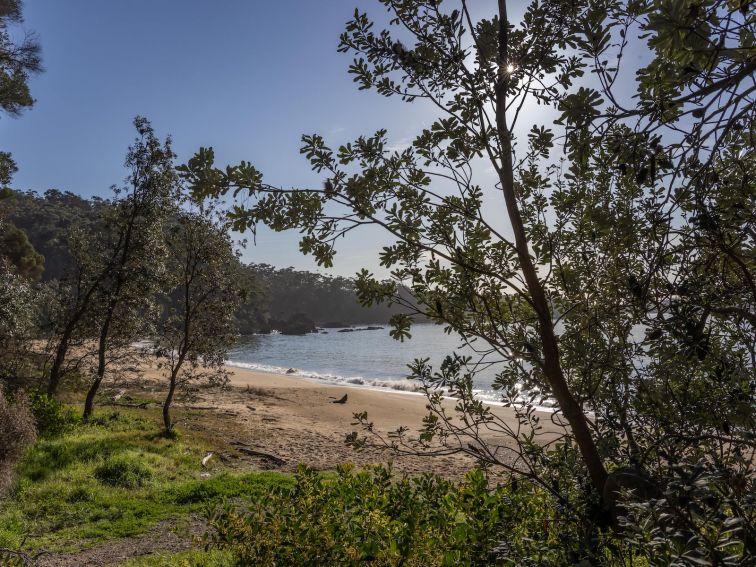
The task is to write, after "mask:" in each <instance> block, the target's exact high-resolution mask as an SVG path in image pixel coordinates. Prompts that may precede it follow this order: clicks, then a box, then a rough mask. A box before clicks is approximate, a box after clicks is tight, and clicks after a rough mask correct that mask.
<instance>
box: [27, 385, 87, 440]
mask: <svg viewBox="0 0 756 567" xmlns="http://www.w3.org/2000/svg"><path fill="white" fill-rule="evenodd" d="M31 410H32V413H33V414H34V420H35V422H36V424H37V433H38V434H39V436H40V437H58V436H59V435H62V434H63V433H65V432H67V431H70V429H71V428H72V427H73V426H74V425H75V424H76V423H77V422H78V417H77V416H76V414H75V413H74V412H73V410H72V409H71V408H68V407H66V406H64V405H63V404H62V403H61V402H59V401H58V400H56V399H55V398H52V397H50V396H48V395H47V394H43V393H42V392H38V391H35V392H32V395H31Z"/></svg>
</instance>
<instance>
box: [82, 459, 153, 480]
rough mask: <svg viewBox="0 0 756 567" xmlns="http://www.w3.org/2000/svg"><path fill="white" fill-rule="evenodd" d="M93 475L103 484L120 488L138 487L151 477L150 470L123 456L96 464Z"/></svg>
mask: <svg viewBox="0 0 756 567" xmlns="http://www.w3.org/2000/svg"><path fill="white" fill-rule="evenodd" d="M94 476H95V478H96V479H97V480H99V481H100V482H101V483H103V484H108V485H110V486H116V487H120V488H139V487H141V486H144V485H145V484H147V483H148V482H149V481H150V480H151V479H152V470H151V469H150V468H149V467H147V466H145V465H143V464H141V463H135V462H133V461H131V460H129V459H127V458H124V457H113V458H110V459H108V460H107V461H105V462H104V463H103V464H102V465H100V466H98V467H97V468H96V469H95V471H94Z"/></svg>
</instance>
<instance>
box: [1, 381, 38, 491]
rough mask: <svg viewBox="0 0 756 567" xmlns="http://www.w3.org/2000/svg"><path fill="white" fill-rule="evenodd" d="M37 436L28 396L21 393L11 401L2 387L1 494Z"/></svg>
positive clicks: (5, 489) (7, 486) (9, 483)
mask: <svg viewBox="0 0 756 567" xmlns="http://www.w3.org/2000/svg"><path fill="white" fill-rule="evenodd" d="M36 436H37V433H36V429H35V428H34V416H33V415H32V412H31V409H30V407H29V400H28V398H27V397H26V396H25V395H23V394H21V393H19V394H17V395H16V399H15V400H14V401H11V400H9V399H8V398H6V397H5V393H4V392H3V390H2V389H0V495H2V494H3V493H4V492H5V491H7V490H8V488H9V487H10V486H11V484H12V482H13V478H14V475H15V470H16V465H17V463H18V461H19V460H20V459H21V457H22V456H23V454H24V452H25V451H26V449H27V448H28V447H29V446H30V445H31V444H32V443H34V440H35V439H36Z"/></svg>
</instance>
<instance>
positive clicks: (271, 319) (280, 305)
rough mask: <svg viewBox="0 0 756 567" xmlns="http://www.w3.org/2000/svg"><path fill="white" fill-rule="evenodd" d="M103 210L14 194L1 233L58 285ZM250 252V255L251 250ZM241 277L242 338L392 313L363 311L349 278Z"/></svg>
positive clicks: (264, 267) (71, 200)
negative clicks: (17, 240) (77, 236)
mask: <svg viewBox="0 0 756 567" xmlns="http://www.w3.org/2000/svg"><path fill="white" fill-rule="evenodd" d="M107 206H108V202H107V201H105V200H103V199H100V198H93V199H85V198H83V197H80V196H79V195H76V194H74V193H71V192H68V191H66V192H63V191H58V190H55V189H51V190H49V191H46V192H45V193H44V194H43V195H39V194H37V193H34V192H14V194H13V195H12V196H11V197H10V198H9V199H6V200H5V201H4V202H3V208H4V211H5V215H6V219H7V221H8V223H7V225H6V227H5V229H4V232H8V234H9V235H10V234H11V232H10V231H11V230H13V228H10V227H15V229H16V230H18V231H20V232H21V234H23V233H25V234H26V236H27V238H28V242H29V243H30V244H31V245H32V246H33V247H34V249H35V250H36V252H37V253H39V254H40V255H41V256H42V257H43V258H44V264H43V267H44V269H43V271H42V272H41V279H42V281H51V280H57V279H60V278H63V277H65V276H66V274H67V273H68V270H69V269H70V268H71V266H72V257H71V254H70V251H69V247H68V240H69V238H70V236H71V231H72V230H74V229H85V228H94V229H97V228H98V227H96V224H97V222H98V221H97V218H98V216H97V212H98V210H99V209H100V208H102V207H107ZM13 234H14V235H15V234H16V232H15V231H14V232H13ZM252 252H253V255H254V249H253V250H252ZM241 271H242V273H243V274H244V276H245V277H246V278H247V279H248V281H247V282H246V283H247V287H248V289H249V290H250V292H249V294H248V298H247V301H246V302H245V303H244V304H243V305H242V306H241V308H240V309H239V311H238V313H237V321H238V324H239V330H240V332H241V333H242V334H250V333H258V332H269V331H271V330H273V329H281V328H289V324H290V322H293V321H299V322H300V324H299V325H297V328H301V329H303V330H306V329H307V328H309V327H312V326H314V325H329V324H330V325H337V326H342V325H344V326H347V325H359V324H365V323H386V322H387V321H388V319H389V317H390V316H391V314H392V313H393V312H394V311H393V310H391V309H390V308H389V307H388V306H387V305H381V306H374V307H370V308H365V307H362V306H361V305H360V304H359V303H358V301H357V296H356V293H355V285H354V281H353V280H351V279H349V278H345V277H340V276H338V277H332V276H326V275H323V274H318V273H313V272H307V271H302V270H295V269H294V268H284V269H279V268H276V267H274V266H271V265H268V264H254V263H251V264H248V265H244V266H242V267H241ZM302 323H304V324H302ZM292 330H294V331H296V329H294V328H293V327H292Z"/></svg>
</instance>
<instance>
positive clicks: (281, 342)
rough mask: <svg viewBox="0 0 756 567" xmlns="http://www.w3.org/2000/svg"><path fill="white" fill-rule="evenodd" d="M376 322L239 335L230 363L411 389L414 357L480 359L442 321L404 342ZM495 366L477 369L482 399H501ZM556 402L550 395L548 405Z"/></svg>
mask: <svg viewBox="0 0 756 567" xmlns="http://www.w3.org/2000/svg"><path fill="white" fill-rule="evenodd" d="M367 326H368V325H364V326H360V327H359V328H365V327H367ZM373 326H378V327H381V329H380V330H371V331H354V332H339V330H340V329H325V330H324V331H321V332H320V333H317V334H315V333H313V334H308V335H302V336H287V335H281V334H271V335H253V336H245V337H241V338H240V340H239V342H238V343H237V344H236V345H235V347H234V348H233V349H231V351H230V352H229V360H228V364H229V365H230V366H236V367H239V368H246V369H250V370H257V371H262V372H272V373H276V374H285V373H287V372H288V373H289V374H291V375H293V376H295V377H301V378H302V379H307V380H315V381H319V382H324V383H329V384H339V385H348V386H354V387H368V388H373V389H386V390H394V391H404V392H412V391H413V390H416V389H417V384H418V383H417V381H414V380H409V379H408V378H407V376H408V374H409V369H408V368H407V365H408V364H409V363H411V362H412V361H413V360H414V359H417V358H429V359H430V364H432V365H433V367H434V368H437V367H438V366H439V364H440V363H441V362H442V361H443V359H444V357H446V356H448V355H450V354H452V353H454V352H455V351H456V352H457V353H459V354H460V355H468V356H472V357H473V361H476V360H478V358H479V356H477V357H476V354H475V353H474V352H473V351H472V349H470V348H469V347H466V346H463V345H462V344H461V341H460V339H459V337H458V336H457V335H455V334H451V335H449V334H446V333H445V332H444V330H443V327H441V326H438V325H432V324H418V325H413V327H412V330H411V333H412V338H411V339H409V340H405V341H404V342H400V341H397V340H394V339H393V338H391V336H390V335H389V331H390V327H388V326H386V325H373ZM497 366H498V368H501V366H500V363H499V364H498V365H497V364H496V363H495V362H494V363H493V364H490V365H488V366H487V367H486V368H482V369H481V370H480V371H479V372H478V373H476V376H475V381H474V386H475V390H476V396H477V397H479V398H480V399H482V400H485V401H488V402H497V401H499V399H500V398H499V396H498V395H497V393H496V391H495V390H494V389H493V387H492V384H493V381H494V378H495V375H496V372H497ZM291 370H293V373H292V372H291ZM523 394H526V393H525V392H524V393H523ZM552 405H553V404H551V403H550V401H549V400H546V402H545V403H544V406H545V407H544V409H546V408H548V407H551V406H552Z"/></svg>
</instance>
